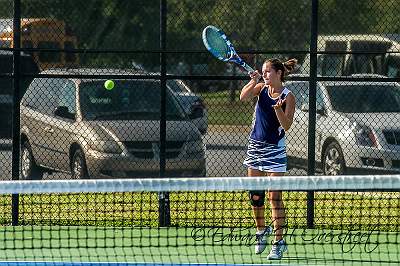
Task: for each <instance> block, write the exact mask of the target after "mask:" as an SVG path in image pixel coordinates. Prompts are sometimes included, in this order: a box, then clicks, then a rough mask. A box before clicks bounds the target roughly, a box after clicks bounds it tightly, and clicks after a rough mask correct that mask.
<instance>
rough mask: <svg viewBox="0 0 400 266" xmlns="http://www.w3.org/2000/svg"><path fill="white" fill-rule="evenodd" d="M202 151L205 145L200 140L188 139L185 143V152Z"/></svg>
mask: <svg viewBox="0 0 400 266" xmlns="http://www.w3.org/2000/svg"><path fill="white" fill-rule="evenodd" d="M204 151H205V146H204V144H203V141H201V140H195V141H189V142H187V143H186V153H197V152H204Z"/></svg>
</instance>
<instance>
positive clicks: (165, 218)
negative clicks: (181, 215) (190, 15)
mask: <svg viewBox="0 0 400 266" xmlns="http://www.w3.org/2000/svg"><path fill="white" fill-rule="evenodd" d="M166 36H167V2H166V0H160V50H161V52H160V68H161V69H160V71H161V73H160V74H161V80H160V83H161V103H160V105H161V106H160V178H163V177H165V168H166V159H165V150H166V133H167V129H166V127H167V123H166V109H167V108H166V90H167V88H166V83H167V71H166V70H167V66H166V54H165V50H166V48H167V40H166ZM158 208H159V212H158V213H159V218H158V222H159V225H160V226H169V225H170V224H171V218H170V205H169V193H168V192H159V194H158Z"/></svg>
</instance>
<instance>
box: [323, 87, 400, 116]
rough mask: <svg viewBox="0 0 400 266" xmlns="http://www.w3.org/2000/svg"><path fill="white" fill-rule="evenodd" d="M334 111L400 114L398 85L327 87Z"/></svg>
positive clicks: (399, 90)
mask: <svg viewBox="0 0 400 266" xmlns="http://www.w3.org/2000/svg"><path fill="white" fill-rule="evenodd" d="M327 90H328V94H329V98H330V99H331V103H332V107H333V109H334V110H336V111H338V112H343V113H397V112H400V86H398V85H380V84H377V85H374V84H369V85H343V86H342V85H341V86H327Z"/></svg>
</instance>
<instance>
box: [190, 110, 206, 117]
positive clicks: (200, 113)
mask: <svg viewBox="0 0 400 266" xmlns="http://www.w3.org/2000/svg"><path fill="white" fill-rule="evenodd" d="M202 116H203V110H202V109H201V108H194V109H193V110H192V111H191V112H190V114H189V119H196V118H200V117H202Z"/></svg>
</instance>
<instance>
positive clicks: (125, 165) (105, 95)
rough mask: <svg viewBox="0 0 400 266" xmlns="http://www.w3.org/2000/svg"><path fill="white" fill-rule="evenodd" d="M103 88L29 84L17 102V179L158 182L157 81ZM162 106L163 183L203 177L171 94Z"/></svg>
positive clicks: (201, 153)
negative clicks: (59, 175) (67, 176)
mask: <svg viewBox="0 0 400 266" xmlns="http://www.w3.org/2000/svg"><path fill="white" fill-rule="evenodd" d="M80 73H82V72H80ZM43 74H64V75H65V74H74V71H72V70H67V71H61V70H60V71H57V70H49V71H45V72H43ZM104 81H105V79H103V80H102V79H78V78H36V79H34V80H33V82H32V83H31V85H30V86H29V88H28V90H27V92H26V93H25V95H24V97H23V99H22V102H21V169H22V174H21V175H22V178H24V179H40V178H41V177H42V176H43V173H44V172H45V171H49V172H53V171H61V172H67V173H71V175H72V177H73V178H107V177H118V178H119V177H131V178H134V177H158V175H159V172H160V169H159V165H160V156H161V154H160V146H159V143H160V121H159V119H160V83H159V81H157V80H154V79H138V80H126V79H125V80H124V79H121V80H114V81H115V87H114V88H113V89H112V90H107V89H105V87H104ZM166 106H167V112H166V143H165V149H166V152H165V161H166V176H205V174H206V173H205V169H206V166H205V165H206V164H205V146H204V144H203V141H202V137H201V134H200V132H199V130H198V129H197V127H196V126H195V125H194V124H193V123H192V122H191V121H190V120H189V119H188V118H187V116H186V115H185V113H184V111H183V110H182V109H181V107H180V105H179V104H178V102H177V100H176V99H175V97H174V96H173V94H172V93H171V92H170V91H169V90H167V97H166Z"/></svg>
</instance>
